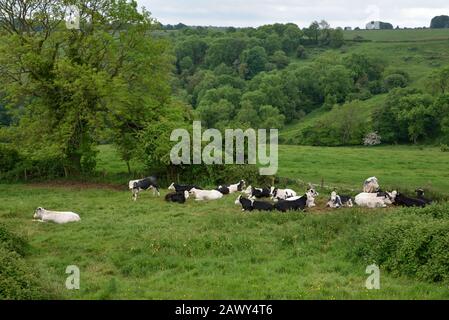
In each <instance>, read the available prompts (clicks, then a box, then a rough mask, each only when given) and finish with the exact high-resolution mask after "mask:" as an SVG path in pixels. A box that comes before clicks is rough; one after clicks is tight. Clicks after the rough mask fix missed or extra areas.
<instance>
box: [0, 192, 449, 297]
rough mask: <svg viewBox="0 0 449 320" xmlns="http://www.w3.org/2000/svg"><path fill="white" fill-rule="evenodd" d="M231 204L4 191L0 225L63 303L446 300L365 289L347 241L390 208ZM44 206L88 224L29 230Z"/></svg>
mask: <svg viewBox="0 0 449 320" xmlns="http://www.w3.org/2000/svg"><path fill="white" fill-rule="evenodd" d="M234 200H235V196H227V197H225V198H223V199H221V200H218V201H214V202H196V201H193V200H189V201H188V202H187V203H186V204H185V205H177V204H169V203H165V202H164V200H163V198H158V197H152V196H151V195H150V194H149V193H147V194H143V195H142V196H141V198H140V199H139V200H138V201H137V202H132V201H131V199H130V194H129V192H126V191H117V190H110V189H83V188H77V187H74V188H67V187H65V188H58V187H54V188H49V187H42V186H39V185H0V221H1V222H2V223H4V224H6V225H7V226H8V227H9V228H10V229H11V230H12V231H14V232H16V233H18V234H20V235H22V236H25V237H26V238H27V239H28V241H29V243H30V245H31V249H30V254H29V255H28V258H27V259H28V260H27V261H28V262H29V263H30V264H31V265H33V266H34V268H36V269H37V270H38V271H39V272H40V273H41V275H42V278H43V281H44V283H45V284H46V285H47V286H48V287H51V288H53V290H54V291H55V292H56V294H57V295H58V296H59V297H61V298H64V299H249V298H251V299H416V298H429V299H430V298H436V299H447V298H449V291H448V290H447V287H446V286H444V285H437V284H431V283H426V282H421V281H416V280H413V279H409V278H403V277H392V276H391V275H389V274H388V273H386V272H385V273H382V274H381V290H374V291H372V290H367V289H365V281H366V278H367V276H368V275H366V274H365V268H366V265H363V264H362V263H360V262H359V261H355V260H354V259H353V258H350V256H349V255H348V252H349V250H350V248H351V243H350V242H349V240H348V235H351V234H352V233H353V232H354V230H357V229H358V228H361V227H362V226H365V225H367V224H370V223H375V222H376V221H379V220H380V219H383V218H384V217H385V216H386V215H388V214H392V211H391V210H389V211H388V210H387V211H382V210H378V211H365V210H359V209H347V210H341V211H336V212H330V211H317V210H312V211H310V212H309V213H305V214H304V213H289V214H279V213H272V214H264V213H251V214H248V213H243V212H242V211H241V209H240V208H239V207H238V206H236V205H235V204H234ZM320 205H322V200H320ZM37 206H43V207H46V208H49V209H58V210H73V211H76V212H78V213H80V215H81V217H82V220H81V222H79V223H72V224H68V225H55V224H51V223H39V222H33V221H32V214H33V210H34V209H35V208H36V207H37ZM68 265H77V266H78V267H79V268H80V270H81V288H80V290H73V291H71V290H67V289H65V287H64V283H65V279H66V277H67V276H68V275H66V274H65V269H66V267H67V266H68Z"/></svg>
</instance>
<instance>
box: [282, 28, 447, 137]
mask: <svg viewBox="0 0 449 320" xmlns="http://www.w3.org/2000/svg"><path fill="white" fill-rule="evenodd" d="M357 36H360V37H363V39H364V40H368V41H367V42H350V41H349V42H347V43H346V45H345V46H343V47H342V48H340V49H337V50H326V51H321V52H320V53H318V54H314V55H313V57H311V59H318V58H320V56H323V55H326V54H329V51H331V52H334V53H337V54H338V55H341V56H343V57H344V56H348V55H350V54H353V53H356V54H366V55H370V56H376V57H379V58H381V59H382V60H384V61H385V62H386V64H387V65H388V66H389V67H387V69H388V68H392V69H393V68H394V69H400V70H405V71H406V72H407V73H408V74H409V76H410V84H409V85H408V87H410V88H417V89H423V90H425V89H426V81H427V79H428V77H429V75H430V74H431V72H432V71H434V70H436V69H438V68H440V67H443V66H446V65H448V64H449V50H448V48H449V30H431V29H423V30H370V31H368V30H358V31H345V32H344V37H345V39H346V40H352V39H354V37H357ZM308 60H310V59H308ZM306 61H307V60H306ZM298 63H305V61H304V62H298ZM385 98H386V94H383V95H375V96H373V97H372V98H370V99H367V100H365V101H360V102H358V104H359V106H360V110H361V112H362V113H363V116H366V117H371V112H372V111H373V109H374V108H376V107H378V106H380V105H382V104H383V103H384V101H385ZM327 115H328V111H323V110H322V109H318V110H315V111H313V112H311V113H310V114H308V115H306V116H305V117H304V118H303V119H301V120H298V121H295V122H294V123H293V124H289V125H287V126H286V127H285V128H284V129H282V130H281V134H280V137H281V141H282V142H285V143H294V144H298V143H300V142H299V141H298V140H297V139H295V137H297V136H298V134H299V133H300V132H301V131H302V130H303V129H304V128H305V127H307V126H311V125H313V124H314V123H316V122H317V121H319V120H322V119H323V118H324V117H326V116H327Z"/></svg>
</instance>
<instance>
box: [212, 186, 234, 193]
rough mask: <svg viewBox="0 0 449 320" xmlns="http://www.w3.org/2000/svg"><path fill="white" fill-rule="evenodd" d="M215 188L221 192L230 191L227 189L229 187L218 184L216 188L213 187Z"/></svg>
mask: <svg viewBox="0 0 449 320" xmlns="http://www.w3.org/2000/svg"><path fill="white" fill-rule="evenodd" d="M215 190H217V191H219V192H221V193H222V194H229V193H231V192H230V190H229V188H228V187H226V186H219V187H218V188H217V189H215Z"/></svg>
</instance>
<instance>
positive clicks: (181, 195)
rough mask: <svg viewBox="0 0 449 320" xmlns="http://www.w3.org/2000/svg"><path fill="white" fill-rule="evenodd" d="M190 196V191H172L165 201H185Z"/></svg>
mask: <svg viewBox="0 0 449 320" xmlns="http://www.w3.org/2000/svg"><path fill="white" fill-rule="evenodd" d="M188 198H189V192H188V191H183V192H172V193H169V194H167V195H166V196H165V201H168V202H177V203H184V202H186V199H188Z"/></svg>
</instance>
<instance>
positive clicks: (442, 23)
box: [430, 15, 449, 29]
mask: <svg viewBox="0 0 449 320" xmlns="http://www.w3.org/2000/svg"><path fill="white" fill-rule="evenodd" d="M430 28H431V29H443V28H449V16H445V15H443V16H437V17H434V18H433V19H432V21H431V22H430Z"/></svg>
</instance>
